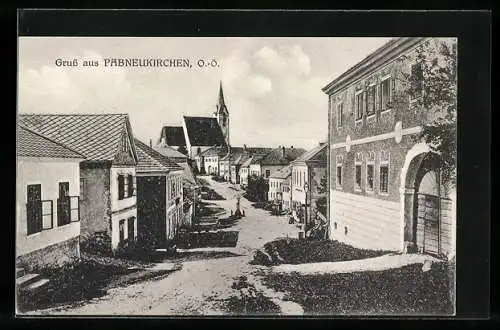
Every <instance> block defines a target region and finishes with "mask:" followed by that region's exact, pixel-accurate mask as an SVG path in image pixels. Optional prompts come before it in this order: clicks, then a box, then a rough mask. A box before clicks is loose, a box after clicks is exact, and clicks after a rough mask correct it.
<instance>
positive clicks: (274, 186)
mask: <svg viewBox="0 0 500 330" xmlns="http://www.w3.org/2000/svg"><path fill="white" fill-rule="evenodd" d="M291 173H292V171H291V167H290V165H288V166H285V167H282V168H280V169H279V170H277V171H275V172H273V173H271V175H270V176H269V191H268V193H267V199H268V201H271V202H276V204H277V205H278V209H279V211H282V210H289V207H290V204H289V203H290V197H291V194H290V192H289V191H286V193H287V194H285V195H284V192H285V190H286V185H285V181H286V180H287V179H288V178H289V177H290V175H291Z"/></svg>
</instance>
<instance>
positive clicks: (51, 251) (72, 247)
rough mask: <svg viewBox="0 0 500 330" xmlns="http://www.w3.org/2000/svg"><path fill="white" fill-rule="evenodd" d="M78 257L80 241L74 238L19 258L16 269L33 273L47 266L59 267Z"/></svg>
mask: <svg viewBox="0 0 500 330" xmlns="http://www.w3.org/2000/svg"><path fill="white" fill-rule="evenodd" d="M79 257H80V240H79V237H74V238H71V239H69V240H67V241H63V242H60V243H57V244H53V245H49V246H47V247H45V248H43V249H40V250H35V251H33V252H30V253H27V254H24V255H22V256H19V257H18V258H17V260H16V267H21V268H24V269H25V270H27V271H34V270H36V269H38V268H43V267H47V266H60V265H63V264H65V263H67V262H70V261H72V259H73V258H79Z"/></svg>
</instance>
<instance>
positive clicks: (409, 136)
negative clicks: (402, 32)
mask: <svg viewBox="0 0 500 330" xmlns="http://www.w3.org/2000/svg"><path fill="white" fill-rule="evenodd" d="M456 47H457V43H456V39H454V38H395V39H392V40H391V41H389V42H388V43H386V44H385V45H383V46H382V47H380V48H379V49H377V50H376V51H374V52H373V53H372V54H370V55H369V56H367V57H366V58H364V59H363V60H362V61H361V62H359V63H358V64H356V65H355V66H353V67H352V68H350V69H349V70H347V71H346V72H344V73H343V74H341V75H340V76H339V77H338V78H336V79H335V80H333V81H331V82H330V83H329V84H328V85H326V86H325V87H324V88H323V89H322V90H323V92H324V93H326V94H327V95H328V118H329V119H328V123H329V128H328V132H329V141H328V152H327V155H328V156H327V162H328V195H329V203H328V219H329V224H330V230H329V235H330V238H331V239H336V240H339V241H342V242H346V243H348V244H351V245H354V246H357V247H361V248H369V249H384V250H394V251H420V252H424V253H430V254H434V255H441V256H452V255H454V254H455V237H456V220H455V215H456V193H455V189H454V188H453V186H450V185H448V184H444V183H443V181H442V180H441V172H442V160H441V155H440V154H439V153H436V152H434V151H433V150H432V149H431V147H430V146H429V145H428V144H426V143H425V141H422V140H421V139H419V138H418V136H419V133H420V132H421V131H422V128H423V127H424V125H427V124H429V123H431V122H432V121H433V120H434V119H435V118H437V117H442V118H444V117H446V116H447V115H448V113H447V111H448V109H447V108H446V107H443V108H442V109H437V110H436V107H434V108H432V107H429V106H428V103H426V102H429V100H430V99H432V97H433V95H431V94H426V93H434V94H436V91H433V90H432V88H428V87H429V86H430V85H428V80H426V79H427V77H428V75H429V74H432V72H435V73H434V74H435V75H436V76H437V77H439V75H442V76H443V77H445V75H446V74H447V73H446V72H448V71H447V69H446V68H445V67H444V66H445V65H447V63H449V59H450V57H451V56H455V63H456ZM443 58H445V59H444V60H443ZM424 68H427V69H424ZM425 70H429V71H425ZM450 70H451V71H450V72H453V70H454V69H453V68H451V69H450ZM429 72H430V73H429ZM426 86H427V87H426ZM455 87H456V86H455ZM410 91H411V92H410ZM427 96H428V98H426V97H427ZM455 101H456V100H455ZM436 102H440V101H439V100H437V101H436ZM451 102H453V100H452V101H451ZM426 105H427V106H426ZM431 108H432V109H431ZM429 109H431V110H429ZM299 177H300V175H299ZM294 192H295V191H294Z"/></svg>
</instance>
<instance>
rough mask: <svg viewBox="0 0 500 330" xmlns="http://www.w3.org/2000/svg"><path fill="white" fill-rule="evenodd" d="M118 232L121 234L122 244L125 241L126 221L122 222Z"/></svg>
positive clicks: (119, 224)
mask: <svg viewBox="0 0 500 330" xmlns="http://www.w3.org/2000/svg"><path fill="white" fill-rule="evenodd" d="M118 230H119V233H120V242H123V241H124V240H125V220H120V222H119V223H118Z"/></svg>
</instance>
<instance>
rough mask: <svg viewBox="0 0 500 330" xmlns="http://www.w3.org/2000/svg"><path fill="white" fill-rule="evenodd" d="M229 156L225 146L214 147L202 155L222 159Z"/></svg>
mask: <svg viewBox="0 0 500 330" xmlns="http://www.w3.org/2000/svg"><path fill="white" fill-rule="evenodd" d="M226 154H227V148H226V147H225V146H222V147H218V146H214V147H212V148H210V149H207V150H205V151H203V152H202V153H201V155H202V156H203V157H206V156H219V157H222V156H224V155H226Z"/></svg>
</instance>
